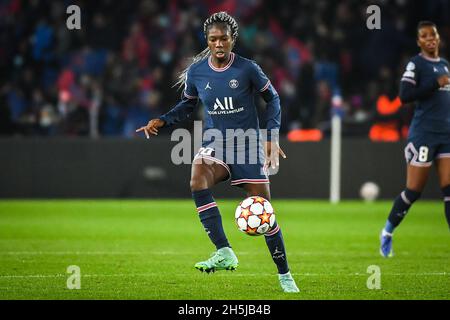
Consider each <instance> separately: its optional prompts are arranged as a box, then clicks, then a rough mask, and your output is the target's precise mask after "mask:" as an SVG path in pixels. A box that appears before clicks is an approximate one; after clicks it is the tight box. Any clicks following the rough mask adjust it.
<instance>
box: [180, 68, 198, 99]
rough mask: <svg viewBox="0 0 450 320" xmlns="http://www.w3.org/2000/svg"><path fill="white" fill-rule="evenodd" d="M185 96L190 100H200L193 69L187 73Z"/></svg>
mask: <svg viewBox="0 0 450 320" xmlns="http://www.w3.org/2000/svg"><path fill="white" fill-rule="evenodd" d="M183 94H184V96H185V97H186V98H188V99H197V98H198V92H197V88H196V87H195V84H194V78H193V76H192V68H189V69H188V71H187V73H186V82H185V84H184V91H183Z"/></svg>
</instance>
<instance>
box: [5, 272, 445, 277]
mask: <svg viewBox="0 0 450 320" xmlns="http://www.w3.org/2000/svg"><path fill="white" fill-rule="evenodd" d="M222 275H225V276H228V275H231V276H232V277H252V276H275V274H270V273H233V274H231V273H219V274H214V276H222ZM292 275H294V276H300V277H318V276H338V277H341V276H347V277H348V276H350V277H353V276H364V277H366V276H367V275H368V274H366V273H358V272H357V273H348V274H339V273H293V274H292ZM382 275H385V276H446V275H450V273H448V272H419V273H382ZM68 276H69V275H68V274H32V275H0V278H6V279H8V278H62V277H68ZM154 276H161V273H117V274H84V275H83V274H82V275H81V277H84V278H102V277H124V278H125V277H154ZM172 276H177V277H185V276H186V274H173V275H172Z"/></svg>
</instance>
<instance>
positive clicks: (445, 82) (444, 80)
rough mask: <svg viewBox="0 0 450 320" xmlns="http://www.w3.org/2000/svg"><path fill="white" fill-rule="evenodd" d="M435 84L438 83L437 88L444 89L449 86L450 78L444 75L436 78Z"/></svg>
mask: <svg viewBox="0 0 450 320" xmlns="http://www.w3.org/2000/svg"><path fill="white" fill-rule="evenodd" d="M437 82H438V83H439V87H445V86H446V85H449V84H450V77H449V76H448V75H446V74H444V75H443V76H440V77H439V78H437Z"/></svg>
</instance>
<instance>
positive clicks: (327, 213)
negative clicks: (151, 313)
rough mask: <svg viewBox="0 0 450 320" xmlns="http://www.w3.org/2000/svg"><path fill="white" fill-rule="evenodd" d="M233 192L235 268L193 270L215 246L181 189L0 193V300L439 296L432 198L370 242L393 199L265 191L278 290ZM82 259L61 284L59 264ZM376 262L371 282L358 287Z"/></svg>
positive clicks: (443, 289)
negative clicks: (295, 290)
mask: <svg viewBox="0 0 450 320" xmlns="http://www.w3.org/2000/svg"><path fill="white" fill-rule="evenodd" d="M237 203H238V200H234V201H233V200H222V201H221V200H220V199H219V201H218V204H219V207H220V209H221V213H222V219H223V221H224V227H225V231H226V232H227V235H228V238H229V240H230V242H231V244H232V246H233V248H234V250H235V252H236V254H237V255H238V258H239V264H240V265H239V268H238V270H237V271H235V272H230V271H227V272H225V271H221V272H216V273H214V274H206V273H205V274H203V273H200V272H199V271H197V270H195V269H194V268H193V265H194V263H195V262H197V261H199V260H202V259H205V258H207V257H209V255H210V253H211V252H212V251H213V249H214V248H213V246H212V245H211V243H210V241H209V239H208V237H207V235H206V234H205V232H204V230H203V228H202V226H201V223H200V221H199V219H198V217H197V213H196V211H195V208H194V204H193V202H192V201H190V200H149V201H146V200H130V201H128V200H127V201H109V200H80V201H65V200H61V201H0V299H239V300H241V299H242V300H250V299H258V300H260V299H270V300H272V299H444V300H448V299H449V298H450V239H449V230H448V226H447V224H446V221H445V217H444V212H443V211H444V209H443V203H442V202H437V201H436V202H432V201H423V200H422V201H418V202H417V203H416V204H415V205H414V206H413V208H412V209H411V210H410V212H409V213H408V216H407V217H406V218H405V221H404V222H403V224H402V225H401V226H400V227H399V228H398V230H397V231H396V235H395V238H394V251H395V254H396V255H395V257H394V258H392V259H384V258H382V257H381V256H380V255H379V253H378V244H379V240H378V235H379V231H380V229H381V227H382V226H383V225H384V222H385V219H386V217H387V214H388V211H389V209H390V206H391V202H387V201H386V202H385V201H380V202H376V203H371V204H366V203H363V202H359V201H346V202H342V203H341V204H339V205H332V204H329V203H327V202H325V201H323V202H322V201H294V200H282V199H274V201H273V205H274V207H275V209H276V213H277V219H278V222H279V224H280V226H281V227H282V230H283V234H284V239H285V243H286V247H287V253H288V261H289V264H290V267H291V272H292V273H293V275H294V278H295V279H296V281H297V284H298V286H299V287H300V290H301V292H300V293H299V294H285V293H282V292H281V291H280V287H279V284H278V279H277V275H276V268H275V265H274V264H273V262H272V260H271V257H270V254H269V252H268V250H267V248H266V245H265V242H264V239H263V238H262V237H249V236H247V235H245V234H243V233H241V232H240V231H239V230H237V228H236V227H235V225H234V218H233V216H234V209H235V206H236V205H237ZM70 265H76V266H79V267H80V270H81V289H79V290H69V289H67V287H66V283H67V280H68V278H69V277H70V274H69V273H67V267H68V266H70ZM371 265H376V266H379V268H380V270H381V289H379V290H377V289H368V288H367V281H368V277H369V276H370V274H369V273H368V272H367V268H368V267H369V266H371Z"/></svg>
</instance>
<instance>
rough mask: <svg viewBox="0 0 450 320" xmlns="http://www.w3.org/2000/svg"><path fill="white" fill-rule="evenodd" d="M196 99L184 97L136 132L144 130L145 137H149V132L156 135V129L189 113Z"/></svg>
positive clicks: (182, 118)
mask: <svg viewBox="0 0 450 320" xmlns="http://www.w3.org/2000/svg"><path fill="white" fill-rule="evenodd" d="M197 101H198V99H189V98H187V97H184V98H183V99H182V100H181V101H180V102H179V103H178V104H177V105H176V106H175V107H173V108H172V110H170V111H169V112H167V113H166V114H164V115H162V116H161V117H159V118H157V119H152V120H150V121H149V122H148V124H147V125H146V126H143V127H140V128H139V129H137V130H136V132H141V131H144V133H145V135H146V137H147V139H148V138H150V135H149V134H152V135H155V136H156V135H158V129H159V128H162V127H165V126H171V125H173V124H175V123H178V122H180V121H183V120H185V119H187V118H189V116H190V115H191V113H192V112H193V111H194V108H195V106H196V105H197Z"/></svg>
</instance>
